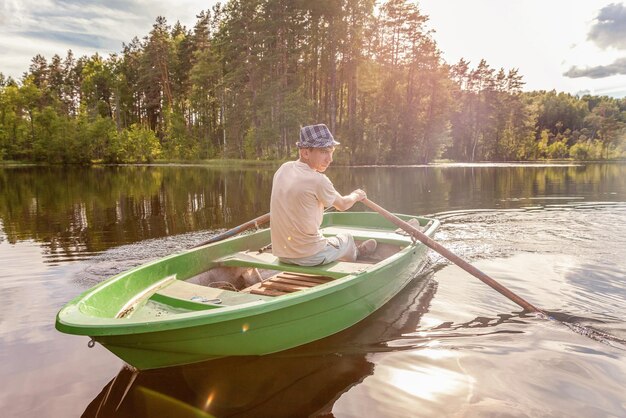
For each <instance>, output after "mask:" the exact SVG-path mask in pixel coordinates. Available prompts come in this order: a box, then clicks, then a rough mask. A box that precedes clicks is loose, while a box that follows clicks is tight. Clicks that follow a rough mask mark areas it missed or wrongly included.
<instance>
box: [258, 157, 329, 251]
mask: <svg viewBox="0 0 626 418" xmlns="http://www.w3.org/2000/svg"><path fill="white" fill-rule="evenodd" d="M337 197H340V195H339V193H337V191H336V190H335V187H334V186H333V184H332V183H331V181H330V180H329V179H328V177H326V176H325V175H324V174H322V173H319V172H317V171H315V170H313V169H312V168H311V167H309V166H308V165H307V164H306V163H303V162H301V161H290V162H287V163H285V164H283V165H282V166H281V167H280V168H279V169H278V170H277V171H276V173H275V174H274V181H273V183H272V198H271V201H270V222H271V228H270V230H271V235H272V253H273V254H274V255H275V256H277V257H284V258H301V257H308V256H311V255H314V254H317V253H318V252H320V251H322V250H323V249H324V248H325V247H326V238H324V237H323V236H322V233H321V232H320V230H319V227H320V225H321V224H322V216H323V215H324V207H329V206H331V205H332V204H333V203H334V202H335V199H336V198H337Z"/></svg>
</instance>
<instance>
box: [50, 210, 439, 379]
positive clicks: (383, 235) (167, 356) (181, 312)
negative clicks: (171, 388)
mask: <svg viewBox="0 0 626 418" xmlns="http://www.w3.org/2000/svg"><path fill="white" fill-rule="evenodd" d="M398 216H399V217H400V218H401V219H403V220H404V221H407V222H410V223H411V224H413V225H415V226H416V227H418V228H419V229H420V230H423V233H424V234H425V235H426V236H429V237H432V236H433V235H434V233H435V230H436V229H437V228H438V226H439V222H438V221H437V220H435V219H430V218H423V217H414V216H407V215H398ZM395 228H396V227H395V226H394V225H393V224H392V223H391V222H390V221H388V220H386V219H385V218H383V217H381V216H380V215H378V214H377V213H373V212H361V213H358V212H332V213H326V214H325V215H324V220H323V223H322V226H321V231H322V233H323V234H324V235H325V236H334V235H336V234H338V233H341V232H349V233H351V234H352V235H353V236H354V238H355V240H356V241H357V243H358V242H362V241H365V240H367V239H370V238H374V239H376V241H377V242H378V247H377V249H376V252H375V253H374V254H372V255H370V256H369V257H368V258H367V259H358V260H357V261H356V262H353V263H350V262H343V261H337V262H333V263H330V264H326V265H323V266H315V267H302V266H296V265H291V264H285V263H281V262H279V261H278V259H277V258H276V257H275V256H273V255H272V254H271V250H264V249H265V248H267V247H268V244H269V243H270V231H269V229H263V230H259V231H257V232H254V233H251V234H247V235H243V236H239V237H235V238H229V239H227V240H224V241H221V242H216V243H212V244H208V245H205V246H202V247H199V248H195V249H191V250H188V251H186V252H183V253H180V254H175V255H172V256H169V257H166V258H163V259H160V260H157V261H154V262H151V263H148V264H145V265H143V266H140V267H137V268H135V269H132V270H130V271H128V272H124V273H121V274H119V275H116V276H114V277H112V278H110V279H108V280H106V281H104V282H102V283H100V284H99V285H97V286H95V287H93V288H92V289H90V290H88V291H87V292H85V293H83V294H82V295H80V296H78V297H77V298H75V299H74V300H72V301H70V302H69V303H68V304H67V305H66V306H65V307H63V308H62V309H61V310H60V311H59V313H58V315H57V320H56V328H57V329H58V330H59V331H61V332H65V333H68V334H76V335H86V336H90V337H91V338H92V339H93V340H94V341H97V342H99V343H100V344H102V345H103V346H104V347H106V348H107V349H108V350H110V351H111V352H113V353H114V354H116V355H117V356H118V357H120V358H121V359H122V360H124V361H125V362H127V363H128V364H130V365H131V366H134V367H136V368H138V369H153V368H159V367H167V366H173V365H180V364H187V363H193V362H198V361H203V360H208V359H211V358H218V357H225V356H236V355H262V354H269V353H273V352H277V351H282V350H286V349H289V348H293V347H296V346H299V345H303V344H306V343H308V342H311V341H315V340H318V339H321V338H324V337H326V336H329V335H332V334H335V333H337V332H339V331H341V330H343V329H346V328H348V327H350V326H352V325H354V324H355V323H357V322H359V321H361V320H362V319H364V318H366V317H367V316H368V315H370V314H371V313H372V312H373V311H375V310H376V309H378V308H380V307H381V306H382V305H383V304H384V303H385V302H387V301H388V300H389V299H391V298H392V297H393V296H394V295H395V294H396V293H398V292H399V291H400V290H401V289H402V288H403V287H404V286H405V285H406V284H407V283H408V282H409V281H410V280H411V279H413V278H414V277H415V274H416V273H417V272H419V271H420V270H421V269H422V267H423V266H424V264H425V262H426V257H425V255H426V252H427V250H428V248H427V247H426V246H425V245H423V244H422V243H419V242H414V240H413V239H412V238H411V237H410V236H408V235H407V234H405V233H404V232H403V231H398V230H396V229H395Z"/></svg>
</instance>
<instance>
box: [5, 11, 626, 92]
mask: <svg viewBox="0 0 626 418" xmlns="http://www.w3.org/2000/svg"><path fill="white" fill-rule="evenodd" d="M214 3H215V1H214V0H204V1H198V0H177V1H166V0H153V1H149V0H106V1H103V0H0V72H2V73H3V74H4V75H5V76H12V77H14V78H16V79H20V78H21V76H22V74H23V73H24V72H25V71H26V70H27V69H28V66H29V64H30V61H31V59H32V58H33V57H34V56H35V55H37V54H42V55H43V56H45V57H46V58H48V60H49V59H50V58H51V57H52V56H53V55H54V54H59V55H60V56H61V57H65V55H66V53H67V50H68V49H71V50H72V51H73V53H74V55H75V56H81V55H92V54H94V53H96V52H98V53H100V54H101V55H104V56H107V55H108V54H109V53H119V52H120V51H121V49H122V43H129V42H130V41H131V39H132V38H133V37H134V36H137V37H139V38H143V37H144V36H145V35H147V34H148V32H149V31H150V29H151V28H152V24H153V23H154V21H155V19H156V17H157V16H159V15H161V16H164V17H165V18H166V19H167V21H168V22H169V23H170V24H173V23H175V22H176V21H177V20H179V21H180V22H181V23H182V24H184V25H186V26H187V27H188V28H191V27H193V25H194V23H195V21H196V15H197V14H198V13H199V12H200V11H201V10H203V9H207V8H210V7H211V5H212V4H214ZM418 6H419V8H420V10H421V11H422V13H423V14H425V15H427V16H429V21H428V23H427V28H428V29H430V30H433V33H432V36H433V38H434V39H435V41H436V42H437V45H438V47H439V49H440V51H441V53H442V57H443V59H444V60H445V61H446V62H448V63H450V64H454V63H456V62H458V60H459V59H460V58H464V59H465V60H466V61H469V62H470V65H471V66H472V67H475V66H477V65H478V63H479V62H480V60H481V59H485V60H486V61H487V64H489V66H490V67H492V68H495V69H499V68H504V69H505V70H510V69H514V68H515V69H518V70H519V74H521V75H522V76H523V81H525V82H526V85H525V88H524V89H525V90H553V89H554V90H557V91H564V92H568V93H572V94H579V95H580V94H585V93H589V94H594V95H609V96H614V97H626V1H624V0H419V1H418Z"/></svg>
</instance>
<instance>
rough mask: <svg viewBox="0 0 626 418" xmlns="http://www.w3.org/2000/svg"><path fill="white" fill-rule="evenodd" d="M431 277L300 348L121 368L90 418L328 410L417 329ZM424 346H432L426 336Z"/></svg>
mask: <svg viewBox="0 0 626 418" xmlns="http://www.w3.org/2000/svg"><path fill="white" fill-rule="evenodd" d="M432 274H433V272H432V271H426V272H425V273H423V274H421V275H420V276H418V277H416V278H415V280H413V281H412V282H411V283H409V285H408V286H407V288H405V291H403V292H401V293H400V294H398V295H397V296H396V297H395V298H394V299H392V300H391V301H390V302H389V303H387V304H386V305H385V306H384V307H383V308H381V309H380V310H378V311H377V312H375V313H374V314H373V315H371V316H370V317H368V318H366V319H365V320H363V321H362V322H360V323H359V324H357V325H356V326H354V327H351V328H349V329H347V330H346V331H343V332H341V333H339V334H335V335H333V336H330V337H328V338H325V339H322V340H319V341H316V342H313V343H311V344H307V345H305V346H302V347H298V348H295V349H292V350H287V351H283V352H281V353H277V354H273V355H267V356H251V357H236V358H225V359H219V360H213V361H209V362H205V363H199V364H193V365H188V366H180V367H171V368H167V369H161V370H151V371H143V372H133V371H131V370H130V369H128V368H123V369H122V370H121V371H120V372H119V374H118V375H117V376H116V377H115V378H114V379H113V380H112V381H111V382H110V383H109V384H108V385H107V386H105V387H104V388H103V389H102V391H101V393H100V394H99V395H98V396H97V397H96V398H95V399H94V400H93V401H92V402H91V404H90V405H89V406H88V407H87V409H86V410H85V413H84V416H93V417H109V416H115V417H142V416H154V415H151V413H152V412H153V411H154V408H155V407H158V408H164V409H162V410H161V414H163V413H164V412H171V416H203V415H202V414H208V416H219V417H228V416H255V417H257V416H258V417H293V416H319V415H324V414H329V413H330V412H331V409H332V407H333V404H334V402H335V401H336V400H337V399H338V398H339V397H341V395H342V394H343V393H346V392H347V391H349V390H350V389H351V388H352V387H354V386H355V385H357V384H360V383H361V382H363V380H364V379H366V378H367V376H370V375H372V373H373V371H374V363H373V362H371V361H370V360H369V359H368V355H370V354H371V353H373V352H393V351H396V350H397V349H396V348H395V347H393V346H387V344H386V343H385V342H386V341H393V340H395V339H397V338H399V337H401V336H402V334H404V333H407V332H413V331H415V329H417V327H418V324H419V321H420V318H421V316H422V315H423V313H424V312H425V311H426V310H427V307H428V305H429V303H430V301H431V299H432V297H433V295H434V293H435V290H436V286H434V283H433V282H432ZM422 343H423V346H424V347H425V348H427V347H428V344H429V342H428V341H427V340H424V341H423V342H422ZM415 347H416V346H414V347H413V348H415ZM425 355H428V351H425ZM403 378H406V377H405V376H404V375H397V376H396V379H403ZM415 378H416V377H415V376H413V377H412V379H415ZM423 379H424V381H423V382H422V383H421V385H422V387H423V388H424V390H426V388H427V387H428V382H429V381H432V378H429V377H428V374H427V373H424V374H423ZM405 383H406V382H405ZM413 383H415V382H413ZM190 414H192V415H190ZM193 414H198V415H193Z"/></svg>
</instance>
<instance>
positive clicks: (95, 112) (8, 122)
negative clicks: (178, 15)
mask: <svg viewBox="0 0 626 418" xmlns="http://www.w3.org/2000/svg"><path fill="white" fill-rule="evenodd" d="M427 20H428V18H427V16H425V15H424V14H422V13H421V11H420V10H419V8H418V6H417V5H416V4H415V3H413V2H410V1H407V0H388V1H386V2H384V3H382V4H381V5H375V1H374V0H318V1H315V2H309V1H305V0H230V1H228V2H227V3H226V4H224V5H222V4H217V5H216V6H214V7H213V8H212V9H211V10H205V11H202V12H201V13H200V14H199V15H197V20H196V23H195V25H194V27H193V28H186V27H185V26H183V25H181V24H180V23H179V22H176V23H175V24H174V25H173V26H171V25H169V24H168V22H167V21H166V19H165V18H163V17H158V18H157V19H156V22H155V23H154V25H153V27H152V30H151V31H150V33H149V34H148V35H146V36H145V37H144V38H143V39H141V40H140V39H139V38H137V37H135V38H134V39H132V40H131V41H130V42H129V43H128V44H123V47H122V50H121V52H120V53H119V54H112V55H110V56H108V57H102V56H100V55H99V54H95V55H92V56H82V57H78V58H77V57H75V56H74V55H73V53H72V52H71V51H68V53H67V55H66V57H65V58H62V57H60V56H59V55H54V56H53V57H52V58H51V59H50V60H49V61H48V59H46V58H45V57H43V56H41V55H37V56H35V57H34V58H33V59H32V61H31V64H30V67H29V68H28V71H26V72H25V73H24V75H23V77H22V78H21V79H20V80H19V81H16V80H14V79H12V78H10V77H8V78H7V77H4V76H3V75H2V74H0V160H2V159H5V160H20V161H36V162H51V163H91V162H94V161H101V162H107V163H117V162H146V161H153V160H155V159H169V160H197V159H211V158H245V159H283V158H289V157H290V156H293V155H294V153H295V151H294V146H295V145H294V143H295V142H296V140H297V138H298V132H299V129H300V126H302V125H306V124H310V123H320V122H322V123H326V124H327V125H328V126H329V127H330V129H331V130H332V131H333V132H334V133H335V136H336V137H337V138H338V139H339V140H340V141H341V143H342V145H341V149H342V151H341V153H338V154H337V157H338V158H339V159H340V161H341V162H344V163H350V164H412V163H426V162H430V161H432V160H434V159H438V158H446V159H452V160H456V161H468V162H471V161H485V160H488V161H505V160H506V161H510V160H519V161H523V160H536V159H542V158H576V159H583V160H584V159H601V158H602V159H605V158H621V157H624V156H626V148H625V147H626V144H625V142H626V141H624V136H625V132H626V129H625V127H626V99H615V98H611V97H606V96H602V97H600V96H592V95H584V96H582V97H580V96H573V95H570V94H566V93H558V92H556V91H536V92H523V91H522V88H523V86H524V81H523V76H522V75H521V74H519V72H518V71H517V70H516V69H510V70H505V69H502V68H501V69H494V68H491V67H490V66H489V64H488V63H487V62H486V61H484V60H483V61H481V62H479V63H477V64H475V65H472V63H469V62H467V61H465V60H463V59H462V60H460V61H459V62H458V63H455V64H448V63H445V62H444V61H443V59H442V57H441V53H440V51H439V49H438V48H437V45H436V43H435V41H434V40H433V38H432V36H431V33H430V31H429V30H428V29H427V27H426V23H427Z"/></svg>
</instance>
